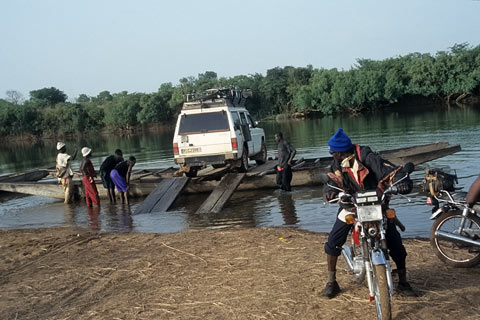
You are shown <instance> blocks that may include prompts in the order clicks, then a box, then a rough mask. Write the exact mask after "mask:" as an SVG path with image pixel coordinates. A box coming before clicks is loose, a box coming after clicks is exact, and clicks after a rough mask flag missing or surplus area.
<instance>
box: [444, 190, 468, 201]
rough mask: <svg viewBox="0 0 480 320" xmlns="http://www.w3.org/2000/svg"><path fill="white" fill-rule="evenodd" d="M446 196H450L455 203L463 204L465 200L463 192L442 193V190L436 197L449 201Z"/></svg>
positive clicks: (465, 196)
mask: <svg viewBox="0 0 480 320" xmlns="http://www.w3.org/2000/svg"><path fill="white" fill-rule="evenodd" d="M448 194H450V196H452V198H453V200H455V201H457V202H465V201H466V199H467V192H465V191H455V192H448V191H443V190H442V192H441V193H440V194H439V195H438V199H439V200H445V201H449V200H450V197H449V196H448Z"/></svg>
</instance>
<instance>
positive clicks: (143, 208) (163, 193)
mask: <svg viewBox="0 0 480 320" xmlns="http://www.w3.org/2000/svg"><path fill="white" fill-rule="evenodd" d="M188 180H190V178H187V177H177V178H169V179H163V180H162V181H161V182H160V183H159V184H158V186H157V187H156V188H155V189H154V190H153V191H152V192H151V193H150V194H149V195H148V196H147V198H146V199H145V200H144V201H143V202H142V204H141V205H140V206H139V207H138V208H137V210H135V214H140V213H149V212H152V211H154V210H155V211H167V210H168V208H170V206H171V205H172V203H173V202H174V201H175V199H177V197H178V195H179V194H180V192H182V189H183V188H184V187H185V185H186V184H187V182H188Z"/></svg>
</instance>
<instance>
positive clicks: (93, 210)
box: [87, 206, 100, 231]
mask: <svg viewBox="0 0 480 320" xmlns="http://www.w3.org/2000/svg"><path fill="white" fill-rule="evenodd" d="M87 212H88V226H89V227H90V229H92V230H93V231H99V230H100V220H99V218H98V216H99V215H100V208H99V207H97V206H94V207H87Z"/></svg>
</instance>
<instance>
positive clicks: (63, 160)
mask: <svg viewBox="0 0 480 320" xmlns="http://www.w3.org/2000/svg"><path fill="white" fill-rule="evenodd" d="M70 158H71V156H70V155H68V154H66V153H59V154H58V155H57V167H65V168H67V176H69V177H71V176H73V170H72V167H71V166H70Z"/></svg>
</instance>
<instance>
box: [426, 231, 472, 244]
mask: <svg viewBox="0 0 480 320" xmlns="http://www.w3.org/2000/svg"><path fill="white" fill-rule="evenodd" d="M435 236H437V237H439V238H444V239H449V240H453V241H455V242H459V243H463V244H470V245H473V246H476V247H480V241H478V240H473V239H470V238H467V237H464V236H461V235H458V234H454V233H451V232H445V231H441V230H437V231H435Z"/></svg>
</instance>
